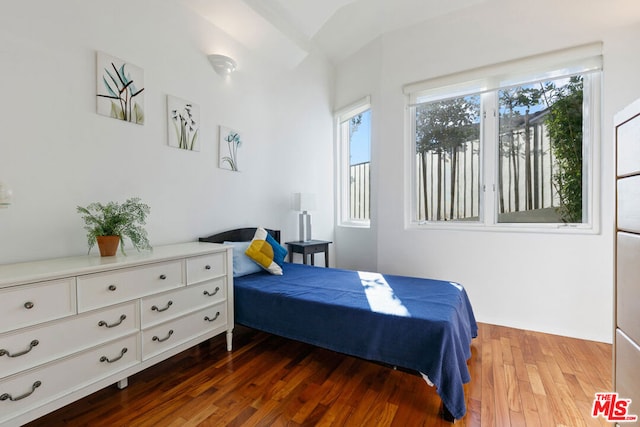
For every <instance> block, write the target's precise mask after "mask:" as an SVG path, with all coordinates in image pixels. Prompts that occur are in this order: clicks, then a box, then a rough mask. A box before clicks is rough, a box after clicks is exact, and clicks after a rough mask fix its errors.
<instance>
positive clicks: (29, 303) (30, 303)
mask: <svg viewBox="0 0 640 427" xmlns="http://www.w3.org/2000/svg"><path fill="white" fill-rule="evenodd" d="M33 307H34V304H33V303H32V302H31V301H27V302H25V303H24V308H26V309H27V310H31V309H32V308H33Z"/></svg>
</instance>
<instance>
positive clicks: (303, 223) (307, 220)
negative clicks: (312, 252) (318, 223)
mask: <svg viewBox="0 0 640 427" xmlns="http://www.w3.org/2000/svg"><path fill="white" fill-rule="evenodd" d="M299 219H300V241H302V242H308V241H309V240H311V215H309V213H308V212H307V211H303V212H302V213H301V214H300V215H299Z"/></svg>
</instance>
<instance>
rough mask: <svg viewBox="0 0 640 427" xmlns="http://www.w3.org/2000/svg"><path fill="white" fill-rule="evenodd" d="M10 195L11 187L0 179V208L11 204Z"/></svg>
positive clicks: (11, 194) (11, 193)
mask: <svg viewBox="0 0 640 427" xmlns="http://www.w3.org/2000/svg"><path fill="white" fill-rule="evenodd" d="M11 196H13V192H12V191H11V188H9V186H8V185H7V184H5V183H3V182H2V181H0V209H2V208H8V207H9V205H10V204H11Z"/></svg>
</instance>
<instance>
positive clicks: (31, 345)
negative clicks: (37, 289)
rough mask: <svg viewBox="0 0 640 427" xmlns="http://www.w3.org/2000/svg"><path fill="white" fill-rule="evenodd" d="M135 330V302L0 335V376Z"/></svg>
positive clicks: (136, 319) (136, 318) (136, 328)
mask: <svg viewBox="0 0 640 427" xmlns="http://www.w3.org/2000/svg"><path fill="white" fill-rule="evenodd" d="M137 330H138V312H137V304H136V303H135V302H130V303H127V304H123V305H118V306H113V307H110V308H108V309H106V310H100V311H95V312H91V313H88V314H86V315H80V316H74V317H70V318H67V319H62V320H58V321H55V322H50V323H47V324H46V325H42V326H34V327H30V328H25V329H21V330H19V331H15V332H8V333H5V334H2V335H0V378H3V377H6V376H8V375H11V374H15V373H16V372H20V371H22V370H25V369H29V368H32V367H34V366H37V365H39V364H42V363H45V362H48V361H50V360H54V359H57V358H59V357H63V356H67V355H69V354H71V353H75V352H77V351H80V350H84V349H87V348H89V347H92V346H94V345H98V344H101V343H104V342H107V341H111V340H114V339H117V338H119V337H123V336H125V335H131V334H132V333H135V332H136V331H137Z"/></svg>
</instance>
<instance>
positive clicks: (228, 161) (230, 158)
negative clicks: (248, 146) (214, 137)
mask: <svg viewBox="0 0 640 427" xmlns="http://www.w3.org/2000/svg"><path fill="white" fill-rule="evenodd" d="M240 145H242V138H241V137H240V133H239V132H238V131H235V130H233V129H229V128H227V127H224V126H220V159H219V162H218V167H219V168H221V169H228V170H232V171H236V172H237V171H239V169H238V148H239V147H240Z"/></svg>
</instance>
